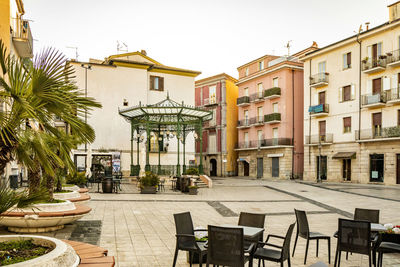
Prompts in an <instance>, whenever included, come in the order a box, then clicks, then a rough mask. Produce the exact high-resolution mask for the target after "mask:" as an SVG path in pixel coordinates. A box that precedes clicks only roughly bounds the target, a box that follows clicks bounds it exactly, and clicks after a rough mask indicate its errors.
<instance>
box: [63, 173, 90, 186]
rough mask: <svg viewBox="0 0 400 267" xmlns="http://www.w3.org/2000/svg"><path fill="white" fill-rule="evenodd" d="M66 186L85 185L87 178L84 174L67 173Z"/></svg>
mask: <svg viewBox="0 0 400 267" xmlns="http://www.w3.org/2000/svg"><path fill="white" fill-rule="evenodd" d="M66 181H67V184H76V185H85V184H86V183H87V178H86V176H85V173H84V172H73V173H69V174H68V175H67V177H66Z"/></svg>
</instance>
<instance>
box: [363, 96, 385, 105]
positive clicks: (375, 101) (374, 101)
mask: <svg viewBox="0 0 400 267" xmlns="http://www.w3.org/2000/svg"><path fill="white" fill-rule="evenodd" d="M385 104H386V95H385V93H378V94H366V95H362V96H361V106H362V107H363V108H377V107H383V106H385Z"/></svg>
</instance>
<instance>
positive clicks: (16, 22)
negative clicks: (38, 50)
mask: <svg viewBox="0 0 400 267" xmlns="http://www.w3.org/2000/svg"><path fill="white" fill-rule="evenodd" d="M24 14H25V9H24V4H23V2H22V0H0V39H1V40H2V41H3V43H4V44H5V46H6V48H7V51H9V52H11V54H14V55H16V56H18V57H20V58H31V57H32V56H33V38H32V33H31V29H30V27H29V21H27V20H25V19H23V16H24Z"/></svg>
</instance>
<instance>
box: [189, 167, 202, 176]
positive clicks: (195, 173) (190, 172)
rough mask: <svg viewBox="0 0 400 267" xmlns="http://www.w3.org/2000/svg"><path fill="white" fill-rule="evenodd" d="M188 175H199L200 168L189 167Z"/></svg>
mask: <svg viewBox="0 0 400 267" xmlns="http://www.w3.org/2000/svg"><path fill="white" fill-rule="evenodd" d="M186 174H187V175H199V170H198V169H196V168H189V169H187V170H186Z"/></svg>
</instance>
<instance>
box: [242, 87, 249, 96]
mask: <svg viewBox="0 0 400 267" xmlns="http://www.w3.org/2000/svg"><path fill="white" fill-rule="evenodd" d="M243 93H244V96H249V88H248V87H246V88H244V90H243Z"/></svg>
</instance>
